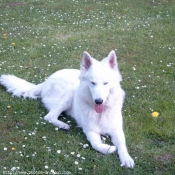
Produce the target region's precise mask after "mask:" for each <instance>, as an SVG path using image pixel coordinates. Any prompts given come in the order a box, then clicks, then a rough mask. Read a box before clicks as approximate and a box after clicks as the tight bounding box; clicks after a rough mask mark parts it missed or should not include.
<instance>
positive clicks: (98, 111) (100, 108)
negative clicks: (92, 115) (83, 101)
mask: <svg viewBox="0 0 175 175" xmlns="http://www.w3.org/2000/svg"><path fill="white" fill-rule="evenodd" d="M103 109H104V105H103V104H102V105H95V111H96V112H97V113H101V112H102V111H103Z"/></svg>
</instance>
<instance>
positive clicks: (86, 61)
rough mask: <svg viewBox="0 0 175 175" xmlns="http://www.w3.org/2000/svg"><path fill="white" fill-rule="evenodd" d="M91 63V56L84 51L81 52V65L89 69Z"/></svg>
mask: <svg viewBox="0 0 175 175" xmlns="http://www.w3.org/2000/svg"><path fill="white" fill-rule="evenodd" d="M91 65H92V59H91V56H90V55H89V53H87V52H84V53H83V58H82V62H81V66H82V68H84V69H86V70H87V69H89V68H90V67H91Z"/></svg>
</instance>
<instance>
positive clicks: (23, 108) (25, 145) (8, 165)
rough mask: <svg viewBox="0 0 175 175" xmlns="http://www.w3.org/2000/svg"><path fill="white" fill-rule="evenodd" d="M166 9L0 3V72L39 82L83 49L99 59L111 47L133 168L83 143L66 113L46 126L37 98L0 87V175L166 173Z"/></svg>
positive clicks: (170, 86)
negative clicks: (57, 123)
mask: <svg viewBox="0 0 175 175" xmlns="http://www.w3.org/2000/svg"><path fill="white" fill-rule="evenodd" d="M174 9H175V2H174V1H173V0H154V1H152V0H144V1H140V0H135V1H130V0H122V1H114V0H105V1H104V0H103V1H101V0H59V1H57V0H47V1H43V0H37V1H33V0H22V1H20V2H19V1H16V2H15V1H13V2H10V1H5V0H2V1H0V74H15V75H17V76H19V77H21V78H24V79H27V80H28V81H32V82H34V83H40V82H42V81H44V80H45V79H46V78H47V77H48V76H49V75H50V74H52V73H53V72H55V71H56V70H59V69H62V68H79V63H80V60H81V57H82V53H83V51H85V50H86V51H88V52H89V53H90V54H91V55H92V56H93V57H95V58H97V59H99V60H100V59H102V58H103V57H105V56H106V55H107V54H108V53H109V52H110V50H112V49H115V50H116V53H117V56H118V62H119V67H120V70H121V73H122V76H123V82H122V86H123V88H124V90H125V91H126V99H125V103H124V107H123V118H124V130H125V135H126V141H127V146H128V150H129V153H130V154H131V156H132V157H133V158H134V160H135V168H134V169H126V168H124V167H121V166H120V162H119V158H118V155H117V154H112V155H102V154H100V153H98V152H96V151H95V150H93V149H92V148H91V146H90V144H89V143H88V141H87V140H86V137H85V135H84V134H83V132H82V130H81V129H80V128H78V127H76V123H75V121H74V120H73V119H71V118H70V117H66V116H65V115H64V114H63V116H62V117H61V118H62V120H63V121H65V122H68V123H69V124H70V125H71V129H70V130H69V131H68V132H64V131H61V130H56V128H55V127H54V126H52V125H51V124H49V123H46V122H45V121H44V120H43V116H44V115H45V114H46V113H47V111H46V110H45V109H44V107H43V106H42V104H41V102H40V101H39V100H38V101H33V100H23V99H18V98H13V97H11V95H10V94H8V93H6V92H5V89H4V88H3V87H0V133H1V134H0V140H1V142H0V174H7V173H12V172H17V174H20V173H22V172H23V173H27V172H28V173H29V172H30V173H31V174H36V173H38V174H39V173H40V174H45V173H46V172H53V171H56V172H57V174H58V173H62V174H90V175H93V174H95V175H98V174H99V175H103V174H104V175H106V174H110V175H116V174H117V175H118V174H119V175H147V174H148V175H167V174H168V175H173V174H174V172H175V166H174V164H175V151H174V150H175V108H174V106H175V30H174V29H175V23H174V21H175V10H174ZM11 43H15V46H12V45H11ZM7 106H11V108H9V109H7ZM153 111H157V112H159V114H160V115H159V116H158V117H157V118H153V117H152V116H151V113H152V112H153ZM107 142H110V140H109V139H107ZM86 144H88V145H89V146H88V147H86V148H84V147H83V146H84V145H86ZM12 148H13V149H15V150H12ZM57 151H58V152H57ZM60 151H61V152H60ZM77 162H78V164H76V163H77Z"/></svg>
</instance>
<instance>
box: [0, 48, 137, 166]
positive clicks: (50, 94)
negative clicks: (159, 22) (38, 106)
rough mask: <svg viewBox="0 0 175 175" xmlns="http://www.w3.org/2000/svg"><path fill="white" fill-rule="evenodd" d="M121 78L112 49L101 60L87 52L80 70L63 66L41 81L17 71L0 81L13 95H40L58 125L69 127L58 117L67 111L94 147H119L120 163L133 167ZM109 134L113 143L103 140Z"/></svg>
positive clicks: (110, 149)
mask: <svg viewBox="0 0 175 175" xmlns="http://www.w3.org/2000/svg"><path fill="white" fill-rule="evenodd" d="M121 80H122V78H121V75H120V72H119V70H118V65H117V57H116V54H115V52H114V51H111V52H110V53H109V55H108V56H107V57H106V58H104V59H103V60H102V61H101V62H99V61H97V60H95V59H94V58H92V57H91V56H90V55H89V54H88V53H87V52H84V54H83V58H82V62H81V70H80V71H79V70H76V69H64V70H60V71H57V72H56V73H54V74H52V75H51V76H50V77H49V78H48V79H47V80H46V81H45V82H43V83H41V84H38V85H35V84H32V83H29V82H27V81H25V80H23V79H20V78H18V77H16V76H14V75H2V76H1V77H0V84H1V85H3V86H5V87H6V88H7V91H8V92H10V93H12V94H13V95H14V96H17V97H24V98H26V97H28V98H33V99H36V98H41V99H42V102H43V104H44V105H45V107H46V108H47V109H48V111H49V113H48V114H47V115H46V116H45V117H44V119H45V120H46V121H48V122H50V123H52V124H53V125H55V126H57V127H59V128H63V129H69V125H68V124H66V123H63V122H62V121H60V120H58V116H59V115H60V114H61V113H62V112H63V111H66V113H67V114H68V115H71V116H72V117H73V118H74V119H75V120H76V121H77V123H78V125H79V126H80V127H82V129H83V131H84V133H85V134H86V136H87V139H88V140H89V142H90V143H91V145H92V147H93V148H94V149H95V150H97V151H99V152H101V153H103V154H110V153H113V152H115V151H116V150H118V154H119V158H120V161H121V163H122V164H123V165H125V166H126V167H129V168H133V167H134V161H133V159H132V158H131V157H130V155H129V154H128V151H127V148H126V143H125V136H124V132H123V122H122V114H121V109H122V105H123V100H124V96H125V93H124V91H123V90H122V89H121V86H120V82H121ZM106 134H107V135H109V136H110V137H111V140H112V142H113V144H114V146H110V145H108V144H104V143H102V141H101V137H100V136H101V135H106Z"/></svg>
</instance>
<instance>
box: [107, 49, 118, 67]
mask: <svg viewBox="0 0 175 175" xmlns="http://www.w3.org/2000/svg"><path fill="white" fill-rule="evenodd" d="M107 60H108V63H109V66H110V67H111V68H112V69H116V68H117V56H116V54H115V51H114V50H112V51H111V52H110V53H109V54H108V57H107Z"/></svg>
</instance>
